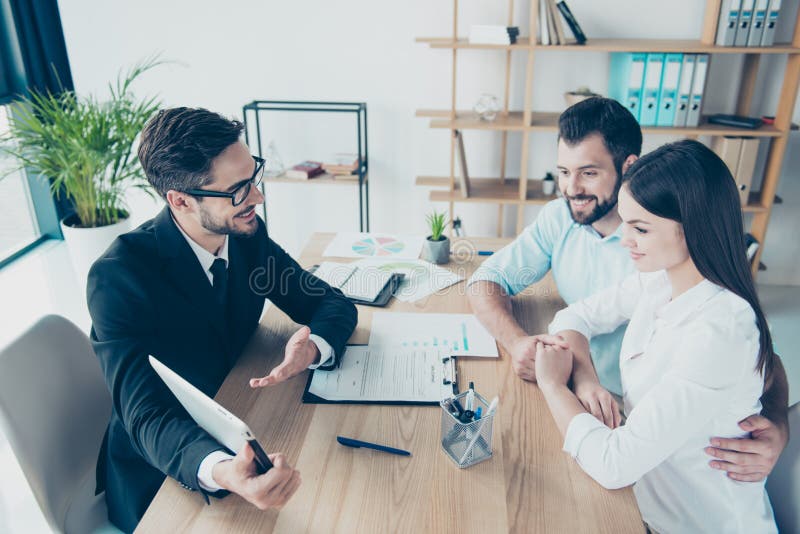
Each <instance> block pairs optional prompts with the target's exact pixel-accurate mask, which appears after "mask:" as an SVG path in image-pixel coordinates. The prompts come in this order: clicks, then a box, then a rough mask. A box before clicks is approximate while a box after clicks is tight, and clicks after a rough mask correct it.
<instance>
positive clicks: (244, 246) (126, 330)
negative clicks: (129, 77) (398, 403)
mask: <svg viewBox="0 0 800 534" xmlns="http://www.w3.org/2000/svg"><path fill="white" fill-rule="evenodd" d="M242 129H243V126H242V124H241V123H240V122H237V121H230V120H227V119H225V118H224V117H222V116H220V115H218V114H216V113H212V112H209V111H206V110H203V109H188V108H176V109H168V110H163V111H161V112H159V114H158V115H157V116H156V117H154V118H153V119H152V120H151V121H150V122H149V123H148V124H147V125H146V126H145V128H144V131H143V132H142V138H141V143H140V148H139V160H140V161H141V163H142V167H143V168H144V171H145V174H146V175H147V179H148V181H149V182H150V184H151V185H152V186H153V187H154V188H155V190H156V191H157V192H158V193H159V194H160V195H161V196H162V197H163V198H164V199H165V200H166V202H167V206H166V207H165V208H164V210H163V211H161V213H160V214H159V215H157V216H156V217H155V218H154V219H152V220H150V221H147V222H146V223H144V224H142V225H141V226H140V227H139V228H137V229H136V230H134V231H132V232H130V233H128V234H125V235H123V236H120V237H119V238H118V239H117V240H116V241H115V242H114V243H113V244H112V245H111V247H110V248H109V249H108V251H106V253H105V254H104V255H103V256H102V257H101V258H100V259H99V260H98V261H97V262H96V263H95V264H94V266H93V267H92V269H91V271H90V273H89V279H88V288H87V298H88V303H89V311H90V313H91V316H92V332H91V338H92V343H93V345H94V349H95V352H96V353H97V356H98V358H99V360H100V364H101V366H102V368H103V372H104V373H105V377H106V382H107V383H108V387H109V389H110V391H111V394H112V398H113V411H112V415H111V421H110V423H109V426H108V430H107V431H106V435H105V438H104V440H103V447H102V450H101V452H100V458H99V460H98V470H97V473H98V476H97V478H98V491H101V490H103V489H105V491H106V501H107V503H108V510H109V519H110V520H111V521H112V522H113V523H114V524H116V525H117V526H118V527H120V528H121V529H123V530H125V531H131V530H133V529H134V528H135V526H136V524H137V523H138V521H139V520H140V519H141V517H142V515H143V514H144V511H145V510H146V508H147V506H148V505H149V503H150V501H151V500H152V498H153V496H154V495H155V494H156V491H157V490H158V488H159V487H160V485H161V483H162V482H163V480H164V477H165V475H167V476H171V477H173V478H175V479H176V480H177V481H178V482H180V483H181V484H182V485H184V486H185V487H187V488H189V489H193V490H199V491H201V492H202V493H203V495H204V497H206V495H207V494H214V493H216V492H220V493H219V495H221V494H222V493H223V490H225V491H231V492H234V493H237V494H239V495H240V496H242V497H243V498H244V499H246V500H248V501H250V502H251V503H253V504H254V505H255V506H258V507H259V508H261V509H264V508H269V507H279V506H282V505H283V504H284V503H285V502H286V500H287V499H288V498H289V497H291V495H292V494H293V493H294V491H295V490H296V489H297V487H298V486H299V484H300V477H299V473H298V472H297V471H295V470H294V469H292V467H290V466H289V465H288V464H287V463H286V459H285V458H284V457H283V455H281V454H276V455H272V456H271V458H272V461H273V463H274V464H275V467H274V468H273V469H271V470H269V471H268V472H267V473H265V474H263V475H258V474H257V473H256V471H255V466H254V464H253V461H252V460H253V451H252V449H250V447H249V446H246V447H245V448H244V449H243V450H241V451H235V452H237V454H236V456H231V455H230V454H228V453H227V452H226V451H225V450H224V447H223V446H222V445H220V444H219V443H218V442H217V441H216V440H214V439H213V438H212V437H211V436H210V435H209V434H207V433H206V432H205V431H204V430H202V429H201V428H200V427H198V426H197V425H196V424H195V423H194V421H193V420H192V419H191V418H190V416H189V415H188V414H187V413H186V411H185V410H184V409H183V408H182V406H181V405H180V404H179V403H178V401H177V399H176V398H175V397H174V396H173V395H172V393H171V392H170V391H169V390H168V389H167V387H166V386H165V385H164V384H163V383H162V381H161V379H160V378H159V377H158V375H157V374H155V372H154V371H153V370H152V368H151V367H150V365H149V363H148V359H147V356H148V355H150V354H152V355H153V356H155V357H156V358H158V359H160V360H161V361H162V362H164V363H165V364H166V365H167V366H169V367H170V368H172V369H173V370H175V371H176V372H177V373H178V374H180V375H181V376H183V377H184V378H186V379H187V380H188V381H189V382H191V383H192V384H194V385H195V386H196V387H198V388H199V389H201V390H202V391H203V392H204V393H206V394H208V395H209V396H213V395H214V394H215V393H216V392H217V390H218V389H219V387H220V385H221V384H222V382H223V380H224V379H225V376H226V375H227V374H228V372H229V371H230V370H231V368H232V367H233V366H234V364H235V362H236V360H237V358H238V357H239V355H240V353H241V352H242V349H243V348H244V346H245V344H246V343H247V341H248V339H249V338H250V337H251V335H252V334H253V332H254V331H255V329H256V327H257V325H258V321H259V318H260V316H261V313H262V310H263V307H264V299H265V298H267V299H269V300H270V301H271V302H272V303H274V304H275V305H276V306H278V307H279V308H280V309H282V310H283V311H284V312H286V313H287V314H288V315H289V316H290V317H291V318H292V319H293V320H294V321H296V322H297V323H300V324H303V325H307V326H303V327H302V328H300V329H299V330H298V331H297V332H296V333H295V334H294V335H293V336H292V338H291V339H290V340H289V342H288V343H287V346H286V350H285V355H284V360H283V362H282V363H281V364H280V365H278V366H277V367H275V368H274V369H272V371H271V372H270V373H269V374H268V375H267V376H265V377H263V378H253V379H251V381H250V386H251V387H261V386H267V385H272V384H276V383H279V382H282V381H284V380H286V379H288V378H290V377H292V376H294V375H296V374H297V373H299V372H301V371H303V370H304V369H306V368H309V367H310V368H317V367H319V368H320V369H332V368H334V367H335V366H336V365H337V364H338V359H339V358H340V357H341V355H342V352H343V351H344V346H345V343H346V342H347V339H348V338H349V337H350V335H351V334H352V332H353V329H354V328H355V325H356V309H355V307H354V306H353V305H352V304H351V303H350V302H349V301H348V300H347V299H345V298H344V296H342V294H341V293H340V292H339V291H338V290H336V289H332V288H331V287H330V286H328V285H327V284H325V283H324V282H322V281H321V280H319V279H318V278H316V277H314V276H312V275H311V274H309V273H308V272H306V271H304V270H303V269H302V268H301V267H300V266H299V265H298V264H297V263H296V262H295V261H294V260H293V259H292V258H291V257H289V255H288V254H286V252H284V251H283V249H281V247H280V246H278V245H277V244H276V243H275V242H273V241H272V240H271V239H270V238H269V237H268V236H267V233H266V229H265V227H264V223H263V221H262V220H261V219H260V218H259V217H258V216H257V215H256V213H255V208H256V206H257V205H259V204H261V203H262V202H263V201H264V197H263V196H262V195H261V193H260V191H259V190H258V187H256V185H257V184H258V182H259V181H260V179H261V175H262V173H263V163H264V162H263V160H260V159H259V158H255V157H253V156H251V155H250V152H249V150H248V148H247V146H246V145H245V144H244V143H242V142H241V141H240V140H239V138H240V136H241V132H242ZM206 500H207V497H206Z"/></svg>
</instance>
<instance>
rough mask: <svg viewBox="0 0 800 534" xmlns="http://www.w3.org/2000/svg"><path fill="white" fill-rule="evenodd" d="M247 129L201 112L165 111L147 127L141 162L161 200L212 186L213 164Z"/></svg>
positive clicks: (150, 121)
mask: <svg viewBox="0 0 800 534" xmlns="http://www.w3.org/2000/svg"><path fill="white" fill-rule="evenodd" d="M243 129H244V125H243V124H242V123H241V122H239V121H236V120H229V119H226V118H225V117H223V116H222V115H220V114H219V113H214V112H211V111H208V110H207V109H202V108H186V107H180V108H171V109H162V110H161V111H159V112H158V113H157V114H156V115H155V116H154V117H153V118H152V119H150V120H149V121H148V123H147V124H146V125H145V127H144V130H142V137H141V140H140V142H139V161H140V162H141V164H142V168H143V169H144V173H145V175H146V176H147V181H149V182H150V185H152V186H153V188H154V189H155V190H156V191H157V192H158V194H159V195H161V196H162V197H166V196H167V191H169V190H170V189H173V190H175V191H187V190H189V189H194V188H199V187H202V186H204V185H207V184H208V183H210V182H211V181H212V179H213V177H212V176H211V174H210V170H211V164H212V162H213V160H214V158H216V157H217V156H219V155H220V154H221V153H222V152H223V151H224V150H225V149H226V148H228V147H229V146H231V145H232V144H234V143H236V142H237V141H238V140H239V137H240V136H241V134H242V130H243Z"/></svg>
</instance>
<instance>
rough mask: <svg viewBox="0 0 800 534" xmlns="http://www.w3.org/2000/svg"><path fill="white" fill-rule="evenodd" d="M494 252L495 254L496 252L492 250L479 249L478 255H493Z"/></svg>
mask: <svg viewBox="0 0 800 534" xmlns="http://www.w3.org/2000/svg"><path fill="white" fill-rule="evenodd" d="M492 254H494V252H492V251H491V250H479V251H478V256H491V255H492Z"/></svg>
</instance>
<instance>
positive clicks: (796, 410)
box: [767, 402, 800, 533]
mask: <svg viewBox="0 0 800 534" xmlns="http://www.w3.org/2000/svg"><path fill="white" fill-rule="evenodd" d="M767 493H768V494H769V500H770V502H772V510H773V511H774V512H775V522H776V523H777V524H778V530H780V531H781V532H785V533H792V532H795V533H796V532H800V402H798V403H797V404H795V405H794V406H791V407H790V408H789V443H788V444H787V445H786V448H785V449H784V450H783V453H782V454H781V457H780V458H779V459H778V463H777V464H775V468H774V469H773V470H772V474H770V476H769V477H768V478H767Z"/></svg>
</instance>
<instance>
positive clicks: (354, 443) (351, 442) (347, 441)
mask: <svg viewBox="0 0 800 534" xmlns="http://www.w3.org/2000/svg"><path fill="white" fill-rule="evenodd" d="M336 441H338V442H339V443H341V444H342V445H344V446H346V447H353V448H356V449H358V448H360V447H364V448H365V449H374V450H376V451H381V452H388V453H390V454H399V455H400V456H411V453H410V452H408V451H404V450H403V449H395V448H393V447H386V446H384V445H378V444H377V443H368V442H366V441H359V440H357V439H352V438H345V437H342V436H336Z"/></svg>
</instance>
